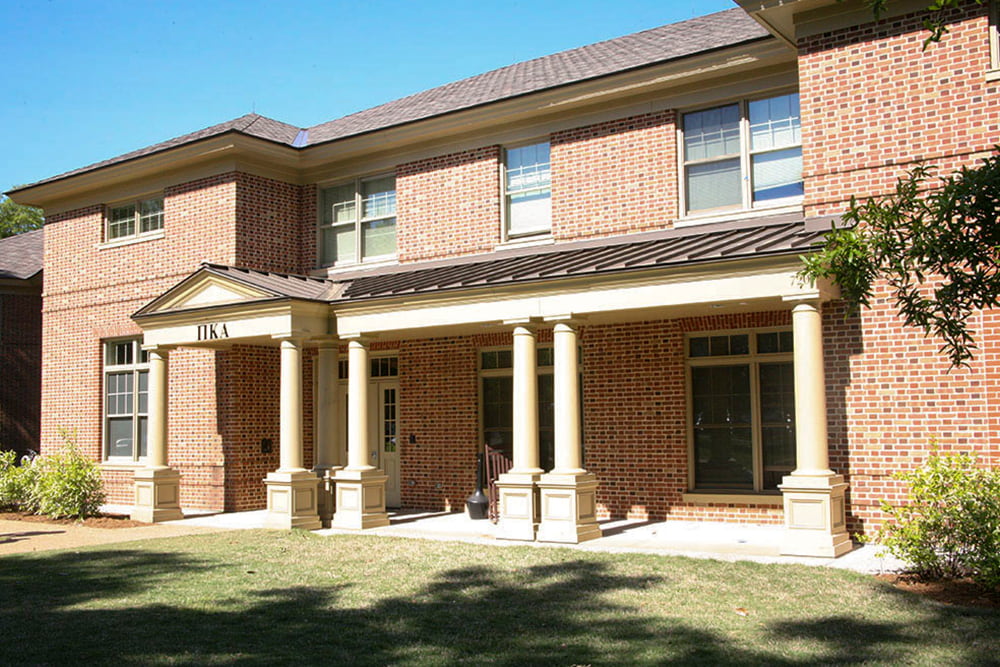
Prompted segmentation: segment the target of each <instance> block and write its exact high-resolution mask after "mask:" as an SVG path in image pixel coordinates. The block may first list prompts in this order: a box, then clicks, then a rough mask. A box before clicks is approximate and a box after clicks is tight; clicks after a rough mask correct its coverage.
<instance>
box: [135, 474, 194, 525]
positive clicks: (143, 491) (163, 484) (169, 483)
mask: <svg viewBox="0 0 1000 667" xmlns="http://www.w3.org/2000/svg"><path fill="white" fill-rule="evenodd" d="M134 479H135V508H134V509H133V510H132V514H131V517H132V520H133V521H142V522H143V523H159V522H161V521H175V520H177V519H183V518H184V514H183V513H182V512H181V506H180V489H181V474H180V473H179V472H177V471H176V470H174V469H173V468H141V469H139V470H136V471H135V477H134Z"/></svg>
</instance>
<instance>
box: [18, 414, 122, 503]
mask: <svg viewBox="0 0 1000 667" xmlns="http://www.w3.org/2000/svg"><path fill="white" fill-rule="evenodd" d="M60 434H61V435H62V438H63V449H62V451H61V452H59V453H58V454H51V455H46V456H40V457H38V458H36V459H35V463H34V466H35V467H36V468H38V472H37V477H36V480H35V484H34V489H33V490H32V493H31V499H32V501H33V504H34V508H35V512H36V513H38V514H46V515H48V516H51V517H55V518H62V517H78V518H81V519H83V518H86V517H88V516H95V515H96V514H98V513H99V512H100V508H101V505H102V504H103V503H104V498H105V496H104V489H103V486H102V482H101V471H100V469H99V468H98V467H97V464H96V463H94V462H93V461H91V460H90V459H88V458H87V457H86V456H84V455H83V454H81V453H80V450H79V449H78V448H77V446H76V433H75V431H67V430H65V429H63V430H61V431H60Z"/></svg>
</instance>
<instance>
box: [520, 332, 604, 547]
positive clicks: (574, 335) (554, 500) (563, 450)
mask: <svg viewBox="0 0 1000 667" xmlns="http://www.w3.org/2000/svg"><path fill="white" fill-rule="evenodd" d="M553 319H554V320H555V328H554V330H553V332H552V336H553V343H554V349H553V355H552V356H553V361H554V365H555V367H554V369H553V371H554V377H553V387H554V391H555V396H554V401H555V405H554V412H555V414H554V417H555V424H554V426H555V433H554V436H555V438H554V439H555V468H554V469H553V470H552V471H551V472H549V473H548V474H545V475H542V476H541V478H540V479H539V480H538V489H539V495H540V503H541V508H540V510H541V522H540V523H539V525H538V534H537V536H536V539H538V541H540V542H563V543H569V544H577V543H579V542H584V541H586V540H592V539H595V538H598V537H600V536H601V528H600V526H598V525H597V478H596V477H595V476H594V475H592V474H590V473H588V472H587V471H586V470H584V468H583V442H582V440H581V437H580V367H579V341H578V332H577V326H578V325H577V323H576V322H575V321H574V320H572V319H571V318H570V317H569V316H565V317H562V318H553Z"/></svg>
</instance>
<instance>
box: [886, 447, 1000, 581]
mask: <svg viewBox="0 0 1000 667" xmlns="http://www.w3.org/2000/svg"><path fill="white" fill-rule="evenodd" d="M893 477H895V478H896V479H899V480H903V481H905V482H907V483H908V484H909V487H910V491H909V495H908V498H907V502H906V503H905V504H902V505H892V504H890V503H888V502H886V501H882V503H881V505H882V511H883V512H886V513H887V514H889V515H890V516H891V517H892V519H893V520H894V521H893V523H891V524H888V525H887V526H886V527H884V528H882V529H881V530H880V531H879V532H878V534H877V536H876V540H877V541H878V542H879V543H881V544H882V545H883V546H885V547H886V548H887V549H888V550H889V552H890V553H892V554H893V555H894V556H897V557H899V558H902V559H904V560H906V561H907V562H909V563H910V564H911V565H912V566H913V568H914V571H915V572H916V573H917V574H918V575H920V576H922V577H924V578H929V579H941V578H955V577H965V576H969V577H972V578H973V579H975V580H976V581H978V582H979V583H981V584H983V585H986V586H997V585H1000V471H997V470H988V469H984V468H979V467H977V466H976V459H975V457H974V456H973V455H970V454H947V455H946V454H938V453H936V452H935V453H933V454H931V456H929V457H928V459H927V462H926V463H925V464H924V465H923V466H922V467H921V468H918V469H917V470H914V471H912V472H908V473H898V474H896V475H894V476H893Z"/></svg>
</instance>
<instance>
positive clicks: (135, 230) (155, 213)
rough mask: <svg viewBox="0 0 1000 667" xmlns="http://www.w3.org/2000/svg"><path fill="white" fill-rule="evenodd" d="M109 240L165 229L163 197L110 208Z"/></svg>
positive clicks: (108, 221) (108, 222)
mask: <svg viewBox="0 0 1000 667" xmlns="http://www.w3.org/2000/svg"><path fill="white" fill-rule="evenodd" d="M107 225H108V228H107V234H106V237H107V240H108V241H114V240H116V239H124V238H129V237H130V236H140V235H142V234H148V233H149V232H155V231H158V230H160V229H163V197H155V198H153V199H142V200H140V201H134V202H129V203H128V204H122V205H120V206H111V207H109V208H108V220H107Z"/></svg>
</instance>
